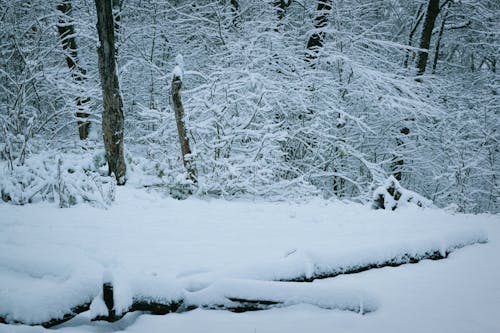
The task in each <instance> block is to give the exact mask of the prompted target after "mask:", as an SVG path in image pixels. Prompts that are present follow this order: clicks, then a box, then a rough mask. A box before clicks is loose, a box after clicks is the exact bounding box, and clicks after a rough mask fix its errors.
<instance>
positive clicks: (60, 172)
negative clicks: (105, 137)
mask: <svg viewBox="0 0 500 333" xmlns="http://www.w3.org/2000/svg"><path fill="white" fill-rule="evenodd" d="M51 153H52V154H51ZM0 173H1V174H2V177H0V193H1V196H2V200H3V201H5V202H10V203H13V204H16V205H24V204H27V203H33V202H39V201H49V202H55V203H57V204H58V205H59V207H61V208H62V207H70V206H73V205H75V204H77V203H81V202H87V203H90V204H93V205H96V206H98V207H105V206H107V205H109V204H111V202H112V201H113V200H114V191H115V186H116V184H115V182H114V181H113V178H111V177H107V168H106V162H105V159H104V154H103V153H102V152H100V151H99V152H96V153H94V154H93V155H92V154H91V153H84V154H78V153H75V152H71V153H65V154H59V153H57V152H48V153H45V154H39V155H33V156H30V157H28V158H27V160H26V163H25V164H24V165H20V166H16V167H14V168H13V169H10V168H9V166H8V165H7V163H1V164H0Z"/></svg>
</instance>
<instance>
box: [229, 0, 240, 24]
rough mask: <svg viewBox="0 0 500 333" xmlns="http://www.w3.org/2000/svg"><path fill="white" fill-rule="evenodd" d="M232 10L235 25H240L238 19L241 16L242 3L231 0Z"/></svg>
mask: <svg viewBox="0 0 500 333" xmlns="http://www.w3.org/2000/svg"><path fill="white" fill-rule="evenodd" d="M230 2H231V11H232V12H233V25H234V26H237V25H238V20H239V17H240V3H239V2H238V0H231V1H230Z"/></svg>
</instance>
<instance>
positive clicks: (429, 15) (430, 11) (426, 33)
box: [417, 0, 439, 75]
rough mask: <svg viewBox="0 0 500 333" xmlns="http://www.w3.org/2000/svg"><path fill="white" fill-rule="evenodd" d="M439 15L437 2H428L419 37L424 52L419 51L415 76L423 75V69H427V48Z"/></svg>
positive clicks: (433, 0) (436, 0)
mask: <svg viewBox="0 0 500 333" xmlns="http://www.w3.org/2000/svg"><path fill="white" fill-rule="evenodd" d="M438 14H439V0H429V2H428V4H427V11H426V14H425V19H424V26H423V28H422V35H421V37H420V45H419V47H420V48H421V49H424V50H425V51H419V53H418V60H417V74H418V75H423V74H424V73H425V68H426V67H427V59H428V58H429V48H430V45H431V37H432V30H433V29H434V25H435V23H436V18H437V16H438Z"/></svg>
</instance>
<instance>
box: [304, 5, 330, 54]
mask: <svg viewBox="0 0 500 333" xmlns="http://www.w3.org/2000/svg"><path fill="white" fill-rule="evenodd" d="M331 10H332V0H318V8H317V10H316V11H317V13H316V17H315V18H314V28H315V31H314V33H313V34H312V35H311V37H309V40H308V41H307V50H308V51H309V52H308V53H307V56H306V59H307V60H308V61H312V60H314V59H316V58H317V56H318V52H319V49H320V48H321V47H322V46H323V40H324V38H325V32H324V30H323V29H324V28H325V27H326V26H327V25H328V15H329V14H330V11H331Z"/></svg>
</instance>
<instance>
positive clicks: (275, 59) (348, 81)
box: [0, 0, 500, 213]
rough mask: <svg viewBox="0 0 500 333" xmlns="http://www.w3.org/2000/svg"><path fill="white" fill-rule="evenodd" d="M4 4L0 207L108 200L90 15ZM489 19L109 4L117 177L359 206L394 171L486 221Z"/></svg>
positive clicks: (494, 158)
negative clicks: (184, 144)
mask: <svg viewBox="0 0 500 333" xmlns="http://www.w3.org/2000/svg"><path fill="white" fill-rule="evenodd" d="M0 8H1V13H0V15H1V22H2V28H1V31H0V34H1V35H0V40H1V54H2V57H1V60H0V61H1V62H2V64H1V72H0V82H1V87H2V94H1V95H0V96H1V97H0V98H1V103H0V108H1V109H0V125H1V132H0V134H1V135H0V150H1V155H0V156H1V164H2V175H3V176H2V179H1V182H0V189H1V192H2V199H3V200H4V201H8V202H12V203H14V204H25V203H29V202H36V201H40V200H48V201H56V202H58V203H59V204H60V205H61V206H63V207H65V206H69V205H72V204H74V203H77V202H81V201H87V202H93V203H96V204H106V202H109V201H110V198H109V193H108V192H110V191H112V189H111V187H113V186H114V184H112V183H113V181H112V180H110V179H108V177H107V176H108V174H107V171H106V172H103V170H106V169H107V167H106V164H107V159H106V155H105V154H104V148H103V147H104V142H103V131H102V126H104V118H103V116H102V115H103V97H102V90H101V81H100V78H99V65H98V63H99V60H98V54H97V47H98V46H99V36H98V32H97V29H96V23H97V15H96V7H95V5H94V2H93V1H90V0H72V1H61V0H54V1H25V0H19V1H17V0H8V1H2V3H1V7H0ZM499 9H500V4H499V3H498V2H497V1H494V0H492V1H489V0H481V1H455V0H453V1H449V0H448V1H443V0H441V1H438V0H434V1H423V0H422V1H386V0H381V1H326V0H324V1H321V0H320V1H312V0H307V1H262V0H258V1H257V0H256V1H253V0H246V1H242V0H240V1H229V0H228V1H223V0H219V1H208V0H207V1H199V0H196V1H184V0H183V1H141V0H137V1H135V0H114V1H112V12H113V17H114V48H115V55H114V56H115V59H116V75H117V79H118V82H117V88H119V94H120V96H121V102H119V107H118V109H117V110H116V112H118V113H117V114H119V115H120V116H119V117H118V118H120V119H114V118H113V116H111V118H113V119H112V120H111V121H113V122H114V121H117V122H122V123H123V124H117V126H118V127H117V129H116V131H118V132H120V134H119V136H120V137H123V139H119V140H123V141H121V142H120V143H119V144H118V145H119V146H120V147H117V148H116V149H118V150H120V151H122V152H119V153H118V152H116V154H119V155H122V156H120V157H119V159H120V160H123V162H120V163H122V164H124V165H123V166H122V168H123V170H122V171H119V172H122V173H123V175H122V174H121V173H120V175H121V176H120V177H124V179H123V180H122V181H125V179H127V180H130V182H131V183H133V184H134V185H136V186H143V187H147V188H157V189H160V190H162V191H166V192H168V193H170V194H171V195H172V196H174V197H179V196H180V197H184V196H185V195H187V194H189V193H192V194H193V195H196V196H200V197H205V196H210V197H213V196H214V197H224V198H234V197H249V196H251V197H255V196H257V197H262V198H272V199H278V200H281V199H286V198H290V197H292V198H297V197H302V196H322V197H325V198H331V197H336V198H342V199H349V200H354V201H358V202H366V201H369V200H371V197H372V193H373V190H374V188H375V187H377V186H379V185H381V184H382V183H383V182H384V181H385V180H386V179H387V178H388V176H390V175H392V176H394V177H395V179H397V180H398V181H399V182H400V183H401V185H402V186H403V187H405V188H408V189H411V190H413V191H415V192H417V193H419V194H421V195H423V196H424V197H426V198H428V199H430V200H432V202H433V203H434V204H435V205H437V206H439V207H447V206H450V205H453V206H454V207H455V209H456V210H457V211H459V212H473V213H479V212H498V211H499V207H500V206H499V202H498V197H499V191H500V180H499V174H500V158H499V156H500V155H499V139H498V138H499V133H498V128H500V117H499V108H500V107H499V98H498V89H499V87H498V85H499V76H498V74H497V69H496V68H497V58H498V50H499V44H500V41H499V37H498V33H499V16H500V15H499ZM176 59H177V60H176ZM176 66H177V68H178V70H179V73H180V77H181V78H182V96H181V97H180V98H182V104H183V105H182V106H183V117H182V119H181V120H182V122H183V123H184V131H185V132H184V133H185V134H186V136H185V138H186V139H187V140H188V141H189V142H188V146H189V149H190V150H189V153H186V151H182V152H181V146H180V144H179V134H178V129H177V122H176V117H175V113H174V110H173V106H174V105H173V104H174V103H173V99H172V96H173V95H172V92H173V88H174V84H173V81H172V75H173V74H172V73H173V72H174V68H175V67H176ZM105 75H108V74H105ZM117 106H118V105H117ZM122 114H123V116H122ZM121 128H123V132H121V131H122V129H121ZM110 131H111V129H110ZM117 135H118V134H117ZM183 161H184V162H186V163H187V169H186V167H185V166H184V165H183ZM184 164H185V163H184ZM125 169H126V171H125ZM193 180H194V181H193Z"/></svg>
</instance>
